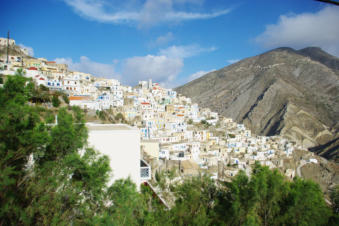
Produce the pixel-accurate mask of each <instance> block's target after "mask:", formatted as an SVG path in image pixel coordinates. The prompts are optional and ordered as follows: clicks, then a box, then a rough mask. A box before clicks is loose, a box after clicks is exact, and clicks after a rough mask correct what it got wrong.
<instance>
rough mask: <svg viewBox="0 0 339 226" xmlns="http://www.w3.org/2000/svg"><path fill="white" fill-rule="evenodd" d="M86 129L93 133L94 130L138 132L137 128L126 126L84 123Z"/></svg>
mask: <svg viewBox="0 0 339 226" xmlns="http://www.w3.org/2000/svg"><path fill="white" fill-rule="evenodd" d="M86 127H87V128H88V129H89V130H90V131H94V130H138V128H136V127H132V126H129V125H126V124H98V123H86Z"/></svg>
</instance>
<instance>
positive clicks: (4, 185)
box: [0, 76, 49, 225]
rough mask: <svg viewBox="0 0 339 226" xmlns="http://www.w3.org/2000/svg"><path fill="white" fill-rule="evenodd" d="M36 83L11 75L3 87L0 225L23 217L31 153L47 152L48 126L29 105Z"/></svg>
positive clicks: (0, 116)
mask: <svg viewBox="0 0 339 226" xmlns="http://www.w3.org/2000/svg"><path fill="white" fill-rule="evenodd" d="M33 87H34V85H33V84H32V83H30V82H29V81H28V80H27V79H25V78H24V77H21V76H10V77H8V80H7V82H6V83H5V85H4V87H3V88H0V102H1V105H0V172H1V176H0V197H1V198H0V224H1V225H8V224H15V223H14V222H17V220H18V219H20V218H23V217H24V211H23V208H22V205H25V203H26V201H27V200H26V198H25V194H24V191H25V181H26V179H27V169H26V168H27V164H28V163H29V159H30V157H31V155H35V154H37V153H40V152H44V150H45V148H46V143H48V142H49V137H48V132H47V128H46V126H45V125H44V123H43V122H41V121H40V117H39V115H38V113H37V109H36V108H35V107H32V106H29V105H27V102H28V100H29V98H30V97H31V91H32V89H33Z"/></svg>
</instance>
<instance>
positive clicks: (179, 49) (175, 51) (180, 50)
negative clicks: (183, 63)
mask: <svg viewBox="0 0 339 226" xmlns="http://www.w3.org/2000/svg"><path fill="white" fill-rule="evenodd" d="M215 50H216V48H215V47H209V48H204V47H201V46H199V45H186V46H176V45H173V46H170V47H168V48H166V49H161V50H160V51H159V55H164V56H167V57H169V58H180V59H183V58H188V57H192V56H196V55H199V54H200V53H203V52H212V51H215Z"/></svg>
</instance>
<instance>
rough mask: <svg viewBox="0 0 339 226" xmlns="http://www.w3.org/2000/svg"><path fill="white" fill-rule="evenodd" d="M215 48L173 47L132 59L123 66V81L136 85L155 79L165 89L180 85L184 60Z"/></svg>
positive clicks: (197, 46)
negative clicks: (178, 79) (179, 78)
mask: <svg viewBox="0 0 339 226" xmlns="http://www.w3.org/2000/svg"><path fill="white" fill-rule="evenodd" d="M214 50H215V48H214V47H211V48H203V47H200V46H199V45H187V46H171V47H169V48H166V49H161V50H160V51H159V54H158V55H147V56H140V57H132V58H129V59H127V60H126V61H125V62H124V64H123V72H122V74H123V76H124V77H123V80H124V82H126V83H128V84H132V85H133V83H134V84H135V83H136V82H137V81H140V80H147V79H150V78H151V79H153V81H155V82H158V83H160V84H162V85H163V86H165V87H174V86H176V85H178V81H176V78H177V76H178V74H179V73H180V72H181V70H182V68H183V66H184V59H185V58H188V57H192V56H196V55H198V54H200V53H203V52H210V51H214Z"/></svg>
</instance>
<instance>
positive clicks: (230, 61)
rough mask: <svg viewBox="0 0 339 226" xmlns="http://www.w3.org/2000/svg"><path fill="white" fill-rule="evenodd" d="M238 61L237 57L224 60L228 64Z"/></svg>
mask: <svg viewBox="0 0 339 226" xmlns="http://www.w3.org/2000/svg"><path fill="white" fill-rule="evenodd" d="M238 61H239V59H229V60H227V61H226V62H227V63H229V64H234V63H236V62H238Z"/></svg>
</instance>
